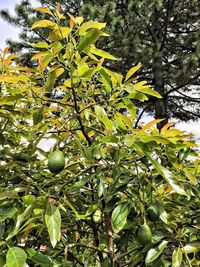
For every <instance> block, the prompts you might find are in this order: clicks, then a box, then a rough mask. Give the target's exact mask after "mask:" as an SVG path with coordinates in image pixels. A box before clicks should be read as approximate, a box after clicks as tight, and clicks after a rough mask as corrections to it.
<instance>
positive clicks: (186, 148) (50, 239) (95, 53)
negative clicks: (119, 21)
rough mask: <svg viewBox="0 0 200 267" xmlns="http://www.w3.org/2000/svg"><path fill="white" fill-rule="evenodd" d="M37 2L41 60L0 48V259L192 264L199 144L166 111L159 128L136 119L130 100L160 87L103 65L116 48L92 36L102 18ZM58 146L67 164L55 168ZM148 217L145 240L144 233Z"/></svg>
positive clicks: (15, 262) (99, 31) (196, 243)
mask: <svg viewBox="0 0 200 267" xmlns="http://www.w3.org/2000/svg"><path fill="white" fill-rule="evenodd" d="M40 11H41V12H45V13H48V14H49V20H47V19H45V20H41V21H37V22H36V23H34V24H33V26H32V28H33V29H36V28H44V29H45V30H46V31H47V32H48V42H39V43H35V44H33V47H35V48H36V51H35V55H34V56H33V57H32V60H33V61H34V62H35V66H36V67H35V68H28V67H22V66H19V65H17V64H16V63H15V60H16V57H17V56H15V55H12V54H9V53H8V50H7V49H5V50H4V52H3V53H2V55H1V58H0V59H1V65H0V66H1V74H0V82H1V97H0V105H1V110H0V117H1V119H0V125H1V134H0V149H1V150H0V176H1V180H0V183H1V184H0V227H1V231H0V238H1V241H0V246H1V250H0V264H1V265H0V266H4V264H5V263H6V264H7V266H8V267H11V266H20V267H22V266H42V267H45V266H48V267H50V266H57V267H58V266H95V267H96V266H113V267H114V266H120V267H121V266H144V265H145V266H162V265H163V264H164V266H169V265H171V263H172V266H173V267H175V266H181V264H182V265H183V266H197V265H198V264H199V261H200V259H199V249H200V240H199V226H198V225H199V215H198V212H199V203H200V199H199V172H200V167H199V157H198V155H197V152H195V146H196V144H195V143H194V141H192V139H191V136H190V135H186V134H185V133H184V132H182V131H180V130H178V129H175V128H171V126H172V124H171V123H168V124H167V125H165V126H164V127H163V128H162V130H161V131H159V130H158V129H156V128H154V126H155V125H156V124H157V123H159V122H160V121H161V120H154V121H151V122H149V123H148V124H147V125H145V126H143V127H140V128H139V129H135V128H134V122H135V121H136V119H137V116H136V108H135V106H134V104H133V102H132V100H137V101H145V100H148V98H149V97H154V98H155V97H157V98H160V97H161V96H160V95H159V94H158V93H157V92H156V91H154V90H153V89H152V88H151V87H150V86H149V85H147V82H146V81H136V79H135V77H133V75H134V74H135V72H136V71H137V70H138V69H139V66H137V67H133V68H132V69H131V70H129V71H128V73H127V74H126V76H125V77H123V76H122V75H121V74H119V73H117V72H114V71H111V70H110V69H109V68H108V67H105V62H112V61H113V60H115V58H114V57H113V56H112V55H110V54H109V53H107V52H105V51H103V50H101V49H97V47H96V46H95V43H96V42H97V41H99V40H100V39H105V37H106V36H107V34H106V33H105V32H103V28H104V27H105V24H104V23H98V22H92V21H89V22H84V20H83V18H82V17H76V18H74V17H73V16H71V15H69V18H70V19H69V25H68V26H67V25H65V26H64V25H63V21H65V20H66V17H65V16H64V15H63V14H61V13H60V9H59V5H58V6H57V9H56V10H55V11H51V12H50V10H49V9H44V8H40ZM107 65H108V64H107ZM107 65H106V66H107ZM52 95H53V96H54V97H53V98H52V97H51V96H52ZM36 111H37V114H36V115H35V112H36ZM38 118H39V119H38ZM49 139H54V140H55V142H56V144H55V146H54V147H48V151H46V149H44V148H42V146H41V142H42V141H43V140H46V145H47V144H48V146H50V144H49V142H48V140H49ZM57 149H59V150H60V151H62V152H63V153H64V156H65V160H66V165H65V168H64V170H63V171H61V172H60V173H59V174H57V175H55V174H52V173H51V172H50V171H49V170H48V166H47V161H48V158H49V155H51V152H52V151H54V150H57ZM50 150H51V151H50ZM191 156H192V159H191ZM152 205H157V206H159V214H160V217H159V219H158V220H157V221H155V222H152V221H150V220H149V219H148V217H147V216H146V215H147V214H146V212H147V210H148V208H149V206H152ZM143 224H145V225H148V227H149V228H150V230H151V232H152V241H151V242H150V243H148V244H144V245H140V243H139V242H138V240H137V239H136V236H137V232H138V230H139V228H140V226H141V225H143Z"/></svg>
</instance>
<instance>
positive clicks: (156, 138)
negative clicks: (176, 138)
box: [138, 134, 171, 145]
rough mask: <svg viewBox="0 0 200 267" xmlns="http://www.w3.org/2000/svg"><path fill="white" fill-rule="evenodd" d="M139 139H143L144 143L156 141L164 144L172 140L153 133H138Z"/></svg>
mask: <svg viewBox="0 0 200 267" xmlns="http://www.w3.org/2000/svg"><path fill="white" fill-rule="evenodd" d="M138 139H139V140H141V141H142V142H144V143H148V142H152V141H155V142H156V143H158V144H164V145H168V144H170V143H171V142H170V140H169V139H167V138H164V137H162V136H153V135H140V134H139V135H138Z"/></svg>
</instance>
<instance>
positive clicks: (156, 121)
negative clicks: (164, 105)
mask: <svg viewBox="0 0 200 267" xmlns="http://www.w3.org/2000/svg"><path fill="white" fill-rule="evenodd" d="M163 120H164V119H156V120H152V121H150V122H148V123H147V124H146V125H144V126H143V127H142V130H140V133H142V132H144V131H146V130H149V129H150V128H151V127H152V126H154V125H156V124H158V123H159V122H161V121H163Z"/></svg>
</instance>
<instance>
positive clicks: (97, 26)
mask: <svg viewBox="0 0 200 267" xmlns="http://www.w3.org/2000/svg"><path fill="white" fill-rule="evenodd" d="M76 19H77V18H76ZM105 27H106V23H99V22H95V21H88V22H85V23H83V24H82V25H81V27H80V29H79V34H80V35H83V34H84V33H85V32H86V31H87V30H89V29H98V30H101V29H103V28H105Z"/></svg>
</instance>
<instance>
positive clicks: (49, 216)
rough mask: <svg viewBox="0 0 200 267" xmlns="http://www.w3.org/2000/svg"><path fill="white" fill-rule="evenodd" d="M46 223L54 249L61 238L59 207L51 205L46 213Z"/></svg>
mask: <svg viewBox="0 0 200 267" xmlns="http://www.w3.org/2000/svg"><path fill="white" fill-rule="evenodd" d="M45 222H46V225H47V229H48V233H49V237H50V241H51V244H52V246H53V247H55V246H56V244H57V242H58V241H60V238H61V216H60V211H59V209H58V208H57V207H55V206H53V205H49V206H48V207H47V210H46V213H45Z"/></svg>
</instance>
